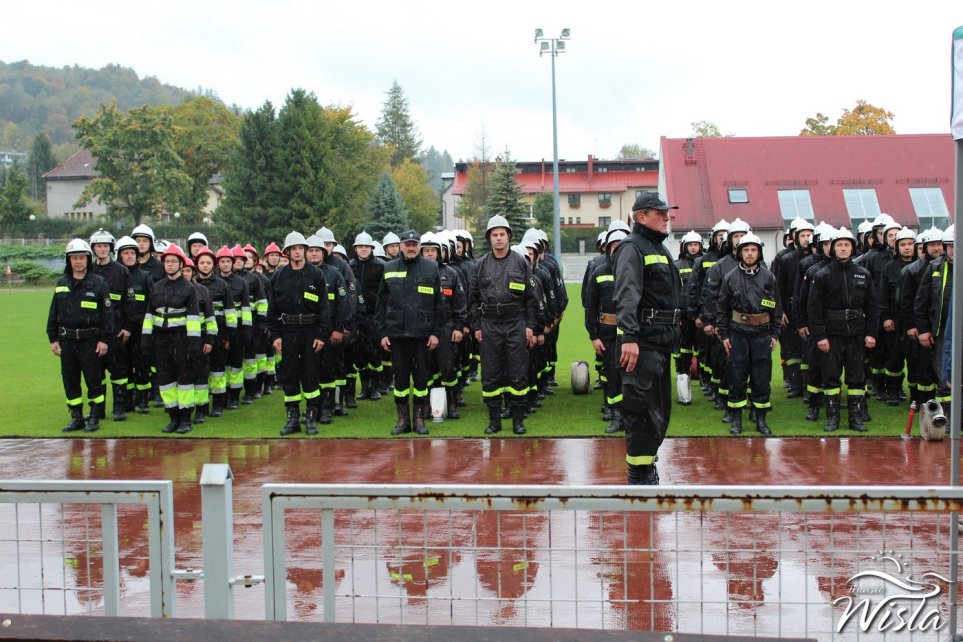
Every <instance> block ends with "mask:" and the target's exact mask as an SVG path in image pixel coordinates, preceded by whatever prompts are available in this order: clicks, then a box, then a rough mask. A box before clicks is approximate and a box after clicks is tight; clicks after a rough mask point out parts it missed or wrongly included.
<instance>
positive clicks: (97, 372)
mask: <svg viewBox="0 0 963 642" xmlns="http://www.w3.org/2000/svg"><path fill="white" fill-rule="evenodd" d="M98 341H99V339H97V338H96V337H94V338H91V339H66V338H64V337H60V376H61V377H62V378H63V381H64V393H65V394H66V395H67V407H68V408H79V407H81V406H83V405H84V391H83V389H82V388H81V387H80V376H81V374H82V375H83V377H84V381H85V382H86V383H87V401H88V402H90V403H92V404H94V403H104V392H105V390H104V371H103V368H102V367H101V363H100V357H98V356H97V352H96V351H97V342H98Z"/></svg>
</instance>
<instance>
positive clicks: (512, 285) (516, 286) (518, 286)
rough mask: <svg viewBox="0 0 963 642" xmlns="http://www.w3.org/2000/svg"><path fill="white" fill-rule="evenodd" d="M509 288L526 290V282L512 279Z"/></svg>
mask: <svg viewBox="0 0 963 642" xmlns="http://www.w3.org/2000/svg"><path fill="white" fill-rule="evenodd" d="M508 289H509V290H524V289H525V284H524V283H515V282H514V281H512V282H511V283H509V284H508Z"/></svg>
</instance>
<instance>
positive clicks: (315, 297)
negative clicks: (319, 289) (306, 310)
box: [304, 292, 321, 303]
mask: <svg viewBox="0 0 963 642" xmlns="http://www.w3.org/2000/svg"><path fill="white" fill-rule="evenodd" d="M304 298H305V299H307V300H308V301H314V302H315V303H317V302H318V301H320V300H321V299H320V298H319V297H318V295H317V294H311V293H310V292H305V293H304Z"/></svg>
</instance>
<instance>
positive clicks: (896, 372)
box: [876, 227, 916, 406]
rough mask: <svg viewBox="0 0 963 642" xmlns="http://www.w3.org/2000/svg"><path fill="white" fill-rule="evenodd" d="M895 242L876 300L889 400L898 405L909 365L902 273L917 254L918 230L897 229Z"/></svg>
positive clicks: (887, 398) (887, 400)
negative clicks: (907, 363)
mask: <svg viewBox="0 0 963 642" xmlns="http://www.w3.org/2000/svg"><path fill="white" fill-rule="evenodd" d="M893 246H894V248H895V250H896V252H895V255H894V256H893V258H892V259H890V260H889V262H888V263H886V264H884V266H883V272H882V274H881V276H880V282H879V288H878V290H877V293H876V300H877V302H878V305H879V318H880V321H881V322H882V324H883V326H882V329H883V337H884V340H883V343H884V344H885V347H884V348H883V356H884V357H885V360H884V362H883V374H884V375H885V377H886V404H887V405H889V406H898V405H900V402H901V401H902V399H900V396H901V395H902V392H903V370H904V369H905V366H906V341H905V337H906V335H905V333H904V332H903V328H902V327H901V326H900V320H901V319H900V309H899V306H900V291H899V283H900V276H901V275H902V273H903V268H905V267H908V266H909V265H910V264H911V263H912V262H913V261H914V260H915V255H916V234H915V233H914V232H913V230H911V229H909V228H908V227H904V228H902V229H901V230H899V231H898V232H897V233H896V238H895V239H894V243H893Z"/></svg>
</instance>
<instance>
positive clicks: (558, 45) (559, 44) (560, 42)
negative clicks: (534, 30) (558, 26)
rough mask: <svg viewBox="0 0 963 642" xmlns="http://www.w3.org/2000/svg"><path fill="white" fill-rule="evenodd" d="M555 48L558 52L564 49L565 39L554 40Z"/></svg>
mask: <svg viewBox="0 0 963 642" xmlns="http://www.w3.org/2000/svg"><path fill="white" fill-rule="evenodd" d="M555 50H556V51H559V52H561V51H565V41H564V40H556V41H555Z"/></svg>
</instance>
